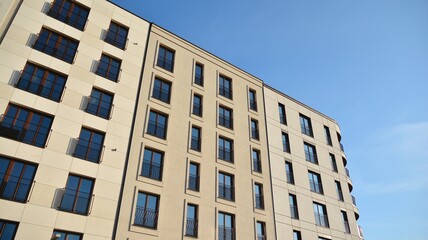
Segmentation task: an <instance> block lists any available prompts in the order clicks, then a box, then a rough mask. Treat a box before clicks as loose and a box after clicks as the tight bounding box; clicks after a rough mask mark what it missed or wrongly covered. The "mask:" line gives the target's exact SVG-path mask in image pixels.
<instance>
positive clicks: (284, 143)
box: [282, 132, 291, 153]
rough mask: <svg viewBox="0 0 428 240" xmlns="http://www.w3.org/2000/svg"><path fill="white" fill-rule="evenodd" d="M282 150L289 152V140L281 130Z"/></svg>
mask: <svg viewBox="0 0 428 240" xmlns="http://www.w3.org/2000/svg"><path fill="white" fill-rule="evenodd" d="M282 150H283V151H284V152H287V153H290V152H291V149H290V140H289V139H288V134H287V133H285V132H283V133H282Z"/></svg>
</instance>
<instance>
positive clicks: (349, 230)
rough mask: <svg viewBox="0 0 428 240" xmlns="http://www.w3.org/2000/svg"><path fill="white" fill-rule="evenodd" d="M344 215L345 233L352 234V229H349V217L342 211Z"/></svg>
mask: <svg viewBox="0 0 428 240" xmlns="http://www.w3.org/2000/svg"><path fill="white" fill-rule="evenodd" d="M340 212H341V213H342V220H343V225H344V226H345V233H348V234H351V228H350V227H349V221H348V215H347V214H346V212H345V211H340Z"/></svg>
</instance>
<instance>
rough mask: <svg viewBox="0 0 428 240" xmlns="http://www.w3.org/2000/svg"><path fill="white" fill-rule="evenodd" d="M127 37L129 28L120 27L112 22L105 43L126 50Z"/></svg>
mask: <svg viewBox="0 0 428 240" xmlns="http://www.w3.org/2000/svg"><path fill="white" fill-rule="evenodd" d="M127 37H128V28H127V27H125V26H122V25H119V24H117V23H115V22H110V27H109V28H108V32H107V36H106V38H105V40H104V41H106V42H107V43H110V44H111V45H113V46H116V47H118V48H120V49H125V46H126V42H127Z"/></svg>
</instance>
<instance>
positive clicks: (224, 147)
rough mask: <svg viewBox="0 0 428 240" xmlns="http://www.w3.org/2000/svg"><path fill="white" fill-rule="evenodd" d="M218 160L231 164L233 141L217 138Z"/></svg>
mask: <svg viewBox="0 0 428 240" xmlns="http://www.w3.org/2000/svg"><path fill="white" fill-rule="evenodd" d="M218 158H219V159H221V160H225V161H228V162H232V163H233V141H232V140H230V139H227V138H224V137H219V138H218Z"/></svg>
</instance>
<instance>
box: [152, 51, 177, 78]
mask: <svg viewBox="0 0 428 240" xmlns="http://www.w3.org/2000/svg"><path fill="white" fill-rule="evenodd" d="M174 56H175V51H174V50H172V49H169V48H166V47H164V46H159V52H158V61H157V63H156V65H157V66H158V67H161V68H163V69H165V70H168V71H170V72H173V71H174Z"/></svg>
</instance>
